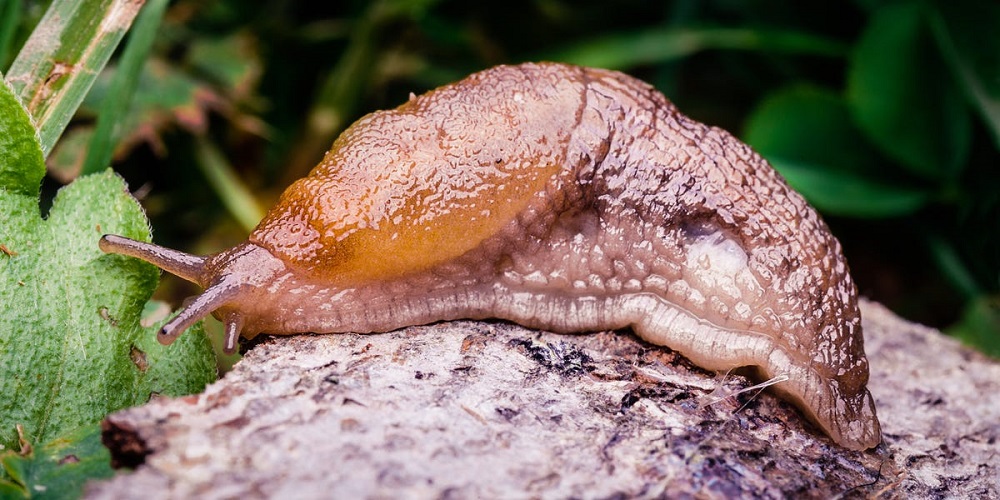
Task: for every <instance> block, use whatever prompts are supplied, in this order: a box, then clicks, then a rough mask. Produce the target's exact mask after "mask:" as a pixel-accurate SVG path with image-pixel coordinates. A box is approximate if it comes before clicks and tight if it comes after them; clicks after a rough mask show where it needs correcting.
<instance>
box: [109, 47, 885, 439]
mask: <svg viewBox="0 0 1000 500" xmlns="http://www.w3.org/2000/svg"><path fill="white" fill-rule="evenodd" d="M102 246H104V247H106V249H108V250H110V251H117V252H119V253H126V254H129V255H135V256H139V257H142V258H147V260H150V261H153V262H154V263H156V264H157V265H160V266H161V267H164V268H165V269H167V270H170V269H171V268H170V262H169V261H170V259H169V258H159V260H157V258H150V257H149V256H148V255H144V254H143V251H141V250H123V249H121V248H117V247H115V245H113V244H111V243H105V242H102ZM150 247H151V246H150ZM163 251H164V250H160V252H163ZM185 258H195V259H198V258H196V257H191V256H187V257H185ZM190 265H191V264H190V263H188V262H185V266H190ZM199 265H200V267H198V266H195V267H197V270H195V271H191V270H189V269H188V268H187V267H185V268H184V269H183V271H184V272H185V273H186V274H188V275H190V277H189V278H188V279H192V281H196V282H198V283H200V284H202V285H203V286H206V287H208V289H207V290H206V292H205V294H204V295H202V296H201V297H199V299H198V300H196V301H195V303H194V304H192V305H191V306H189V307H188V310H186V311H185V312H184V313H182V314H181V315H180V316H178V319H175V320H174V321H173V323H174V325H173V326H174V327H175V328H173V329H171V328H169V327H171V325H169V324H168V327H165V330H164V332H163V337H164V340H166V341H169V340H170V339H172V337H173V336H175V335H176V334H178V333H179V332H180V331H183V328H179V327H182V326H186V325H187V324H190V323H192V322H193V321H196V320H197V319H198V318H199V317H201V316H203V315H204V314H207V313H208V312H211V311H213V310H214V311H215V314H216V315H217V316H219V317H220V318H222V319H223V320H224V321H226V323H227V330H228V331H229V333H230V336H231V337H232V338H231V342H230V344H231V345H234V344H233V341H234V340H235V336H236V335H237V334H239V333H240V332H241V331H242V334H243V335H244V336H248V337H250V336H253V335H256V334H257V333H259V332H267V333H272V334H291V333H300V332H319V333H325V332H348V331H354V332H379V331H388V330H392V329H396V328H400V327H403V326H407V325H413V324H423V323H430V322H434V321H440V320H448V319H457V318H502V319H507V320H511V321H515V322H517V323H521V324H523V325H526V326H530V327H535V328H543V329H548V330H553V331H557V332H580V331H594V330H605V329H618V328H626V327H631V328H632V329H634V331H635V332H636V333H637V334H638V335H639V336H641V337H642V338H644V339H646V340H648V341H650V342H652V343H655V344H659V345H664V346H667V347H669V348H671V349H674V350H677V351H678V352H680V353H681V354H683V355H685V356H686V357H688V358H689V359H691V360H692V361H693V362H695V363H697V364H699V365H701V366H703V367H705V368H708V369H712V370H727V369H731V368H736V367H744V366H750V367H754V368H755V369H756V370H757V372H758V373H759V375H760V376H761V377H763V378H772V377H777V376H786V377H787V381H784V382H780V383H778V384H777V385H775V386H774V389H775V390H776V392H778V393H779V394H780V395H782V396H783V397H785V398H786V399H788V400H790V401H792V402H794V403H795V404H796V405H798V406H799V407H800V408H801V409H802V411H803V412H804V413H805V414H806V416H807V417H809V418H810V420H812V421H813V422H815V423H816V424H818V425H819V426H820V427H821V428H822V429H823V430H824V431H825V432H826V433H827V434H828V435H830V437H831V438H833V440H834V441H836V442H837V443H838V444H841V445H843V446H845V447H848V448H853V449H866V448H871V447H874V446H876V445H877V444H878V443H879V442H880V441H881V432H880V428H879V423H878V419H877V417H876V415H875V408H874V402H873V400H872V397H871V395H870V394H869V392H868V390H867V388H866V384H867V381H868V362H867V359H866V358H865V353H864V345H863V337H862V331H861V318H860V313H859V310H858V305H857V296H856V290H855V286H854V283H853V282H852V280H851V277H850V275H849V273H848V268H847V264H846V262H845V260H844V257H843V255H842V252H841V248H840V244H839V243H838V242H837V240H836V239H835V238H834V237H833V236H832V235H831V234H830V232H829V230H828V228H827V227H826V225H825V224H824V223H823V221H822V220H821V219H820V218H819V216H818V215H817V214H816V212H815V211H814V210H813V209H812V208H810V207H809V206H808V204H807V203H806V202H805V201H804V200H803V198H802V197H801V196H799V195H798V194H797V193H795V192H794V191H792V190H791V189H790V188H789V187H788V186H787V185H786V184H785V182H784V181H783V180H782V179H781V178H780V177H779V176H778V175H777V173H775V171H774V170H773V169H772V168H771V167H770V166H769V165H768V164H767V162H766V161H764V160H763V159H762V158H760V157H759V156H758V155H756V154H755V153H754V152H753V151H751V150H750V149H749V147H747V146H746V145H744V144H743V143H741V142H739V141H738V140H737V139H735V138H734V137H733V136H732V135H730V134H729V133H727V132H725V131H723V130H720V129H717V128H712V127H708V126H706V125H703V124H701V123H698V122H695V121H693V120H691V119H689V118H687V117H685V116H684V115H682V114H680V113H679V112H678V111H677V109H676V108H675V107H674V106H673V105H672V104H671V103H669V102H668V101H667V100H666V98H665V97H664V96H663V95H662V94H660V93H659V92H657V91H656V90H655V89H653V88H652V87H650V86H649V85H647V84H645V83H642V82H640V81H638V80H635V79H633V78H631V77H628V76H626V75H623V74H620V73H616V72H611V71H604V70H596V69H586V68H579V67H574V66H566V65H559V64H525V65H521V66H513V67H509V66H501V67H496V68H493V69H490V70H487V71H484V72H481V73H477V74H474V75H472V76H470V77H469V78H467V79H465V80H462V81H460V82H457V83H455V84H452V85H448V86H445V87H442V88H440V89H437V90H435V91H432V92H430V93H428V94H426V95H424V96H421V97H418V98H411V100H410V101H409V102H407V103H406V104H404V105H402V106H400V107H399V108H396V109H394V110H390V111H380V112H376V113H373V114H370V115H368V116H366V117H364V118H362V119H361V120H359V121H358V122H357V123H355V124H354V125H353V126H351V128H350V129H348V130H347V131H346V132H344V134H343V135H342V136H341V137H340V138H338V139H337V141H336V142H335V143H334V145H333V147H332V149H331V150H330V152H329V153H328V154H327V155H326V157H325V158H324V159H323V161H322V162H321V163H320V164H319V165H318V166H317V167H316V168H315V169H314V170H313V171H312V172H311V173H310V174H309V176H307V177H306V178H303V179H301V180H299V181H297V182H296V183H294V184H293V185H292V186H290V187H289V188H288V190H287V191H286V192H285V193H284V194H283V195H282V197H281V199H280V200H279V202H278V204H277V205H276V206H275V207H274V208H273V209H272V210H271V211H270V212H269V213H268V214H267V216H266V217H265V218H264V220H263V221H261V223H260V224H259V226H258V227H257V228H256V229H255V230H254V231H253V232H252V233H251V234H250V237H249V241H248V242H246V243H244V244H241V245H239V246H237V247H235V248H233V249H231V250H228V251H225V252H222V253H220V254H217V255H214V256H210V257H208V258H205V259H204V260H203V261H202V262H201V264H199ZM182 275H183V274H182ZM185 315H186V317H185ZM178 328H179V329H178Z"/></svg>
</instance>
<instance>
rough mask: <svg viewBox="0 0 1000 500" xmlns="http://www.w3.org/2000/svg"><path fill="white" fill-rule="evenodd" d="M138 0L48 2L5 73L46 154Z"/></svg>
mask: <svg viewBox="0 0 1000 500" xmlns="http://www.w3.org/2000/svg"><path fill="white" fill-rule="evenodd" d="M143 3H144V2H143V0H54V1H53V2H52V4H51V5H50V6H49V9H48V10H47V11H46V12H45V16H44V17H42V20H41V22H39V23H38V26H37V27H36V28H35V30H34V31H33V32H32V33H31V36H30V37H29V38H28V41H27V42H26V43H25V44H24V47H23V48H22V49H21V52H20V53H19V54H18V56H17V58H16V59H15V60H14V62H13V64H11V67H10V70H9V71H8V72H7V82H8V83H10V85H11V87H12V88H13V89H14V92H15V94H16V95H17V96H18V98H19V99H20V100H21V102H22V103H23V104H24V106H25V108H27V110H28V113H29V114H30V115H31V118H32V120H33V121H34V123H35V127H36V128H37V129H38V133H39V138H40V141H41V145H42V151H43V152H44V153H45V155H46V156H48V154H49V152H51V151H52V147H53V146H54V145H55V143H56V141H57V140H58V139H59V136H60V135H62V132H63V130H64V129H65V128H66V125H67V124H68V123H69V120H70V118H72V117H73V114H74V113H76V110H77V108H78V107H79V106H80V102H81V101H83V98H84V96H86V94H87V91H88V90H90V86H91V85H92V84H93V83H94V79H95V78H97V75H98V73H100V71H101V69H103V68H104V66H105V65H106V64H107V62H108V59H109V58H110V57H111V54H112V53H113V52H114V50H115V47H117V46H118V43H119V42H120V41H121V39H122V37H123V36H124V35H125V32H126V31H127V30H128V29H129V27H130V26H131V25H132V20H133V19H134V18H135V16H136V14H137V13H138V12H139V9H140V8H141V7H142V5H143Z"/></svg>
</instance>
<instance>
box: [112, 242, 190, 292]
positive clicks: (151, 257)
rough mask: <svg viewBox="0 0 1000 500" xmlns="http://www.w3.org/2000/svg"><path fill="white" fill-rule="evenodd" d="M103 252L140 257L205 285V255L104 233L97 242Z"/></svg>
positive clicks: (181, 276) (172, 272)
mask: <svg viewBox="0 0 1000 500" xmlns="http://www.w3.org/2000/svg"><path fill="white" fill-rule="evenodd" d="M98 246H100V248H101V250H102V251H104V252H105V253H117V254H121V255H128V256H129V257H136V258H139V259H142V260H144V261H146V262H149V263H150V264H152V265H154V266H156V267H159V268H160V269H163V270H164V271H166V272H168V273H170V274H174V275H177V276H178V277H180V278H183V279H186V280H188V281H190V282H192V283H195V284H198V285H201V286H205V285H206V284H207V279H208V277H207V276H206V272H205V262H206V259H205V257H199V256H197V255H191V254H189V253H184V252H178V251H177V250H171V249H169V248H164V247H161V246H159V245H154V244H152V243H146V242H142V241H136V240H133V239H131V238H126V237H124V236H118V235H115V234H105V235H104V236H102V237H101V240H100V241H99V242H98Z"/></svg>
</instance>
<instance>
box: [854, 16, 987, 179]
mask: <svg viewBox="0 0 1000 500" xmlns="http://www.w3.org/2000/svg"><path fill="white" fill-rule="evenodd" d="M848 98H849V102H850V104H851V111H852V113H853V116H854V118H855V119H856V121H857V123H858V125H859V126H860V127H861V129H862V130H863V131H864V132H865V133H866V134H867V135H868V137H869V138H870V139H871V141H872V142H873V143H875V144H876V145H878V146H879V148H881V149H882V150H883V151H884V152H885V153H886V154H887V155H889V156H890V157H892V158H894V159H895V160H896V161H899V162H900V163H901V164H902V165H903V166H905V167H907V168H908V169H909V170H910V171H911V172H913V173H915V174H917V175H920V176H922V177H925V178H928V179H935V180H945V179H953V178H954V177H956V176H957V175H958V174H959V173H960V171H961V168H962V167H963V166H964V165H965V159H966V157H967V156H968V152H969V143H970V138H971V129H970V120H969V114H968V112H967V110H966V108H965V103H964V102H963V99H962V94H961V92H960V91H959V90H958V88H957V86H956V84H955V82H954V80H953V79H952V78H951V75H950V73H949V72H948V71H947V67H946V66H945V65H944V62H943V61H942V60H941V56H940V54H939V53H938V51H937V48H936V47H935V45H934V43H933V40H932V39H931V37H930V33H929V29H928V26H927V24H926V22H925V17H924V11H923V8H922V5H921V4H920V3H916V2H914V3H901V4H892V5H888V6H885V7H882V8H880V9H879V10H878V11H877V12H876V13H875V14H874V15H873V16H872V18H871V20H870V22H869V24H868V26H867V28H866V29H865V31H864V33H863V34H862V36H861V39H860V40H859V42H858V44H857V46H856V47H855V50H854V53H853V56H852V58H851V65H850V68H849V74H848Z"/></svg>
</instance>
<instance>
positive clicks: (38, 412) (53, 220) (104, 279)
mask: <svg viewBox="0 0 1000 500" xmlns="http://www.w3.org/2000/svg"><path fill="white" fill-rule="evenodd" d="M43 173H44V163H43V160H42V152H41V147H40V145H39V143H38V140H37V137H36V135H35V130H34V128H33V127H32V125H31V122H30V119H29V118H28V115H27V114H26V113H25V111H24V109H23V108H21V106H20V105H19V104H18V102H17V100H16V98H15V97H14V95H13V94H12V93H11V92H10V89H8V88H7V87H6V86H3V87H2V88H0V244H2V245H3V249H2V250H3V252H0V297H3V298H4V307H3V310H2V311H0V445H3V446H4V447H6V448H9V449H16V448H17V443H18V439H17V436H16V432H15V427H16V426H17V425H22V426H23V428H24V431H25V437H26V439H28V440H29V441H30V442H46V441H49V440H51V439H52V438H53V437H55V436H59V435H62V434H64V433H66V432H68V431H70V430H72V429H75V428H77V427H80V426H82V425H87V424H92V423H95V422H97V421H98V420H100V419H101V418H103V417H104V416H105V415H106V414H107V413H109V412H111V411H114V410H118V409H121V408H124V407H127V406H133V405H136V404H140V403H143V402H145V401H147V400H148V399H149V397H150V395H151V393H152V392H163V393H167V394H181V393H190V392H194V391H198V390H201V389H202V388H203V387H204V385H205V384H206V383H207V382H208V381H210V380H211V379H212V378H213V377H214V364H213V358H212V353H211V349H210V346H209V342H208V341H207V339H205V338H204V337H203V336H200V335H198V336H196V335H187V337H188V338H187V339H186V342H185V343H184V344H182V345H177V344H174V346H172V347H171V348H170V349H156V348H154V347H152V346H149V345H148V343H149V342H148V340H149V339H151V338H153V336H154V335H155V334H154V333H153V332H152V331H150V330H151V329H150V330H143V329H142V328H141V327H140V326H139V319H140V318H139V316H140V311H141V310H142V307H143V304H145V302H146V300H147V299H148V298H149V296H150V295H151V294H152V291H153V288H154V287H155V286H156V282H157V275H158V273H157V271H156V269H155V268H154V267H152V266H150V265H148V264H145V263H141V262H139V261H136V260H135V259H129V258H125V257H121V256H117V255H104V254H103V253H102V252H101V251H100V250H99V249H98V247H97V241H98V238H99V237H100V236H101V234H103V233H116V234H121V235H125V236H129V237H132V238H137V239H144V240H147V241H148V239H149V227H148V225H147V222H146V219H145V216H144V214H143V212H142V209H141V208H140V207H139V205H138V204H137V203H136V201H135V199H134V198H132V197H131V196H130V195H129V194H128V191H127V190H126V188H125V184H124V182H123V181H122V180H121V179H120V178H119V177H117V176H116V175H115V174H114V173H113V172H111V171H110V170H107V171H105V172H104V173H101V174H96V175H90V176H86V177H81V178H80V179H78V180H77V181H76V182H74V183H73V184H71V185H69V186H67V187H65V188H63V189H61V190H60V191H59V193H58V195H57V196H56V198H55V200H54V202H53V205H52V209H51V211H50V213H49V216H48V218H47V219H43V218H42V217H41V214H40V213H39V205H38V204H39V199H38V193H39V186H40V180H41V177H42V175H43ZM178 343H179V342H178ZM137 351H139V353H137ZM140 354H141V355H140ZM143 360H144V363H140V361H143ZM161 363H163V364H164V365H165V366H168V365H169V364H171V363H191V364H194V365H195V366H198V367H200V368H198V369H185V371H178V372H176V373H170V374H165V373H163V370H161V369H159V367H158V365H160V364H161ZM143 368H144V369H143Z"/></svg>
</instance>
